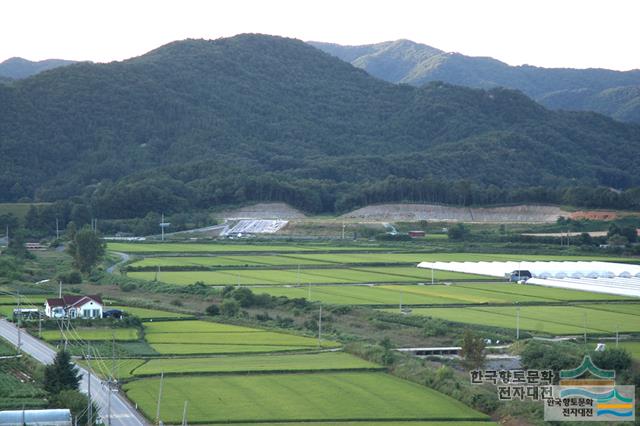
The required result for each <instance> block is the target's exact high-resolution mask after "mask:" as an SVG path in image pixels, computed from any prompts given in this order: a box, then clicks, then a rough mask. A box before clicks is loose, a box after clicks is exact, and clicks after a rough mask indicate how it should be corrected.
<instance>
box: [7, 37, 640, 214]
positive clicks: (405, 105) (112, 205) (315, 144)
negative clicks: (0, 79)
mask: <svg viewBox="0 0 640 426" xmlns="http://www.w3.org/2000/svg"><path fill="white" fill-rule="evenodd" d="M638 156H640V127H639V126H633V125H627V124H623V123H619V122H616V121H613V120H611V119H609V118H607V117H605V116H602V115H598V114H592V113H569V112H553V111H549V110H547V109H545V108H544V107H542V106H541V105H539V104H537V103H535V102H533V101H532V100H530V99H529V98H527V97H526V96H525V95H523V94H522V93H519V92H517V91H512V90H506V89H500V88H497V89H491V90H478V89H469V88H464V87H459V86H452V85H448V84H444V83H431V84H428V85H426V86H424V87H420V88H415V87H411V86H408V85H394V84H391V83H387V82H384V81H380V80H378V79H376V78H373V77H371V76H370V75H368V74H367V73H366V72H364V71H363V70H361V69H358V68H355V67H353V66H351V65H349V64H347V63H345V62H343V61H341V60H338V59H337V58H335V57H332V56H331V55H329V54H326V53H323V52H321V51H319V50H318V49H315V48H313V47H312V46H310V45H308V44H305V43H303V42H301V41H299V40H294V39H286V38H281V37H273V36H264V35H255V34H245V35H240V36H235V37H231V38H226V39H218V40H215V41H206V40H184V41H179V42H174V43H170V44H168V45H165V46H162V47H160V48H158V49H154V50H152V51H151V52H149V53H147V54H145V55H142V56H140V57H137V58H132V59H129V60H126V61H122V62H113V63H108V64H92V63H78V64H73V65H69V66H66V67H61V68H56V69H53V70H50V71H48V72H46V73H41V74H38V75H35V76H32V77H29V78H26V79H23V80H18V81H16V82H14V83H12V84H10V85H0V166H1V167H0V170H1V171H2V172H0V196H2V201H16V200H19V199H24V198H25V197H27V198H29V199H32V200H59V199H66V198H70V197H71V198H73V197H82V198H83V199H85V200H87V202H89V203H90V204H91V205H92V206H93V208H94V209H95V211H96V212H100V213H96V214H98V215H105V216H106V217H134V216H136V215H144V214H145V213H146V212H147V211H166V212H171V211H178V210H180V209H185V208H205V207H207V206H211V205H226V204H239V203H243V202H247V201H284V202H289V203H290V204H292V205H293V206H295V207H297V208H301V209H303V210H304V211H307V212H323V211H346V210H348V209H350V208H353V207H355V206H359V205H362V204H364V203H369V202H381V201H397V200H399V199H404V198H406V199H408V200H414V201H424V200H426V201H434V202H454V203H457V202H463V203H467V202H471V203H473V202H477V203H490V202H512V201H514V200H520V198H523V199H526V201H542V202H544V201H550V199H549V197H555V196H556V195H553V194H556V193H555V192H553V191H556V190H557V189H561V188H566V187H570V186H575V185H578V184H579V185H588V186H591V187H596V186H598V185H605V186H611V187H614V188H617V189H627V188H630V187H632V186H634V185H639V184H640V179H639V178H638V176H637V173H636V172H635V170H636V168H635V160H634V159H635V158H638ZM525 159H526V160H525ZM524 163H531V164H535V165H536V166H535V167H529V166H526V167H524V166H521V165H520V164H523V165H524ZM465 182H466V183H465ZM531 187H547V189H544V190H543V191H542V192H540V190H538V192H537V194H539V195H537V196H533V195H526V194H533V193H531V192H527V191H528V190H526V191H525V190H524V189H526V188H531ZM521 189H522V191H521ZM474 194H475V195H474ZM518 194H520V195H518ZM540 194H543V195H540ZM545 194H546V195H545ZM518 197H520V198H518ZM527 197H528V198H527ZM536 197H537V198H536ZM545 197H547V198H545ZM105 216H100V217H105Z"/></svg>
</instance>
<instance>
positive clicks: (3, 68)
mask: <svg viewBox="0 0 640 426" xmlns="http://www.w3.org/2000/svg"><path fill="white" fill-rule="evenodd" d="M74 62H75V61H67V60H64V59H45V60H43V61H35V62H34V61H30V60H28V59H23V58H9V59H7V60H6V61H4V62H0V77H5V78H10V79H20V78H27V77H30V76H32V75H35V74H38V73H39V72H42V71H46V70H50V69H53V68H58V67H62V66H65V65H70V64H73V63H74Z"/></svg>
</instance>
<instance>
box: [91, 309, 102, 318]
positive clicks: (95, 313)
mask: <svg viewBox="0 0 640 426" xmlns="http://www.w3.org/2000/svg"><path fill="white" fill-rule="evenodd" d="M99 316H100V309H94V310H93V315H92V317H93V318H98V317H99Z"/></svg>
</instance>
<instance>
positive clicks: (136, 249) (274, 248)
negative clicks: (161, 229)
mask: <svg viewBox="0 0 640 426" xmlns="http://www.w3.org/2000/svg"><path fill="white" fill-rule="evenodd" d="M107 250H109V251H118V252H125V253H226V252H237V253H241V252H246V253H255V252H299V251H301V252H305V251H358V250H359V251H367V250H383V248H381V247H377V246H338V245H333V246H332V245H326V246H324V245H308V244H307V245H303V244H300V245H296V244H287V245H276V244H264V245H262V244H217V243H209V244H204V243H108V244H107Z"/></svg>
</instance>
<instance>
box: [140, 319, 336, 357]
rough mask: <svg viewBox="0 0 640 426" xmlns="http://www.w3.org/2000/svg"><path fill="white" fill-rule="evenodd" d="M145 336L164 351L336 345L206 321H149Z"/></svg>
mask: <svg viewBox="0 0 640 426" xmlns="http://www.w3.org/2000/svg"><path fill="white" fill-rule="evenodd" d="M144 327H145V339H146V341H147V342H148V343H149V344H150V345H151V347H152V348H153V349H155V350H156V351H157V352H159V353H160V354H176V355H196V354H231V353H251V352H288V351H303V350H314V349H317V348H335V347H338V346H339V345H338V344H337V343H335V342H331V341H326V340H325V341H322V342H321V344H322V346H320V342H319V341H318V340H317V339H313V338H309V337H303V336H296V335H293V334H285V333H277V332H273V331H266V330H260V329H255V328H248V327H239V326H235V325H228V324H220V323H212V322H206V321H165V322H153V323H145V326H144Z"/></svg>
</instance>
